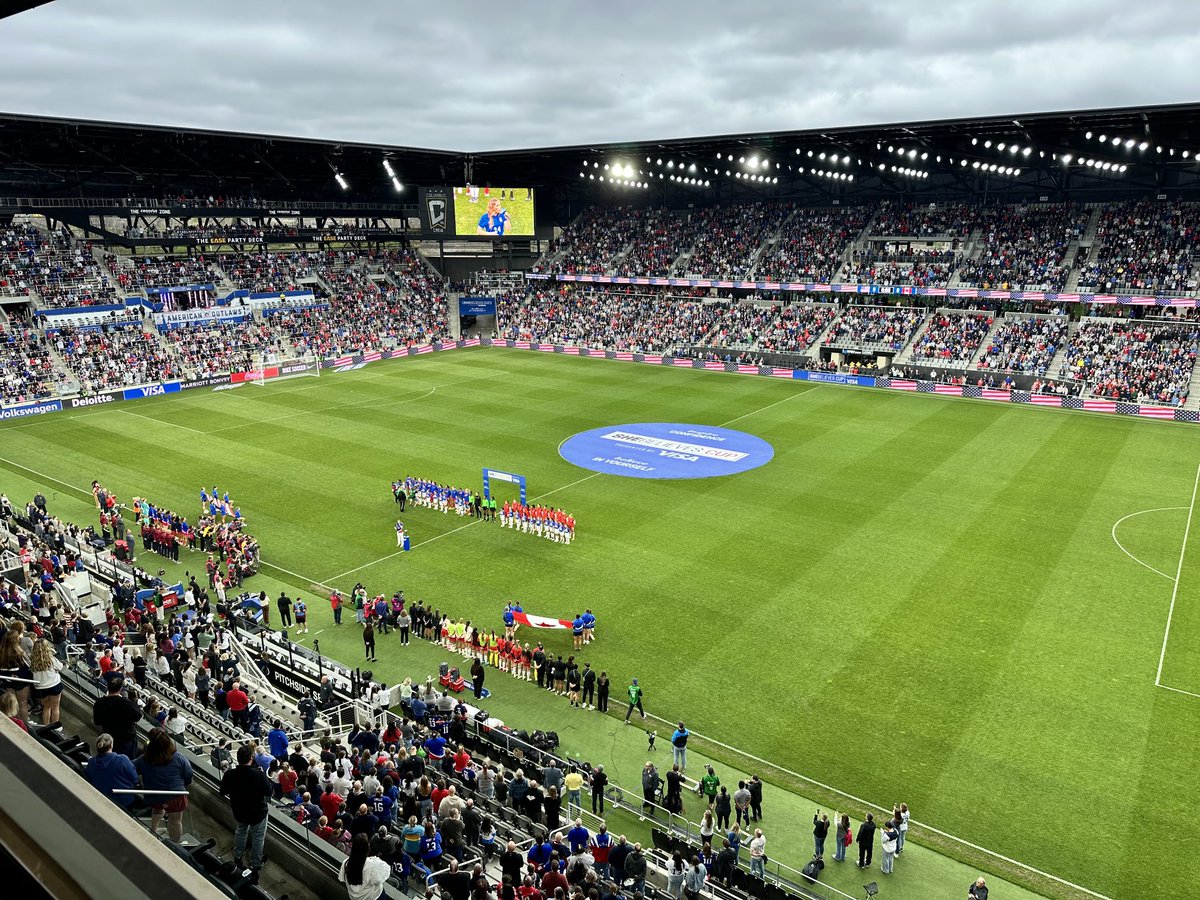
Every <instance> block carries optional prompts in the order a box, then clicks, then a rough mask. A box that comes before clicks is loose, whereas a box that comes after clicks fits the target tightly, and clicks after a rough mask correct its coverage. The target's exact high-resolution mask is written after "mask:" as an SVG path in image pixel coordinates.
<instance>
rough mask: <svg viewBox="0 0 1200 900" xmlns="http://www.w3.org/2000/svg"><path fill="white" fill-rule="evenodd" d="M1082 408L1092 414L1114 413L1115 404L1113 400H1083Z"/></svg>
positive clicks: (1115, 409)
mask: <svg viewBox="0 0 1200 900" xmlns="http://www.w3.org/2000/svg"><path fill="white" fill-rule="evenodd" d="M1083 408H1084V409H1087V410H1091V411H1092V412H1108V413H1110V412H1116V411H1117V403H1116V401H1115V400H1084V401H1083Z"/></svg>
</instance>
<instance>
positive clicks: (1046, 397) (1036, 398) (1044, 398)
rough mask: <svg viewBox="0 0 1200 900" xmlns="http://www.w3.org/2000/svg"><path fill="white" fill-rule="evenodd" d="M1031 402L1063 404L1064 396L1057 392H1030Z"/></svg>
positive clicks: (1048, 404)
mask: <svg viewBox="0 0 1200 900" xmlns="http://www.w3.org/2000/svg"><path fill="white" fill-rule="evenodd" d="M1014 393H1015V392H1014ZM1029 402H1030V403H1032V404H1034V405H1035V406H1062V405H1063V398H1062V397H1060V396H1058V395H1057V394H1030V395H1029ZM1080 408H1081V409H1082V407H1080Z"/></svg>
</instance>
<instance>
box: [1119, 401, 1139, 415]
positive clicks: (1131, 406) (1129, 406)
mask: <svg viewBox="0 0 1200 900" xmlns="http://www.w3.org/2000/svg"><path fill="white" fill-rule="evenodd" d="M1140 409H1141V407H1140V404H1137V403H1130V402H1129V401H1128V400H1118V401H1117V413H1118V414H1120V415H1122V416H1136V415H1137V414H1138V413H1139V412H1140Z"/></svg>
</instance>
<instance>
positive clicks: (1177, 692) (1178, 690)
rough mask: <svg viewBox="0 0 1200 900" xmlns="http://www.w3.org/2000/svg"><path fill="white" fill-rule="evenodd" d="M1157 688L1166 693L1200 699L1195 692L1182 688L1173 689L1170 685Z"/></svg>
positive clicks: (1161, 685) (1158, 685)
mask: <svg viewBox="0 0 1200 900" xmlns="http://www.w3.org/2000/svg"><path fill="white" fill-rule="evenodd" d="M1155 687H1160V688H1162V689H1163V690H1164V691H1171V692H1173V693H1176V694H1185V695H1186V696H1188V697H1200V694H1197V693H1196V692H1195V691H1185V690H1183V689H1182V688H1175V687H1171V686H1170V685H1169V684H1156V685H1155Z"/></svg>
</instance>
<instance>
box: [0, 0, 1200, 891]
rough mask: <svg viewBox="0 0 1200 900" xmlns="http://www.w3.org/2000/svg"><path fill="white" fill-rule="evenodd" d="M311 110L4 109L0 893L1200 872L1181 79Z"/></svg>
mask: <svg viewBox="0 0 1200 900" xmlns="http://www.w3.org/2000/svg"><path fill="white" fill-rule="evenodd" d="M39 5H40V4H28V3H26V4H17V6H18V7H30V6H34V7H37V6H39ZM40 6H42V8H40V9H32V10H23V11H21V12H20V14H19V15H17V16H14V17H12V18H6V19H0V34H4V31H5V29H7V28H8V27H9V26H10V25H14V26H15V23H18V22H33V23H35V24H36V22H37V19H36V17H38V16H43V15H46V16H49V15H51V14H52V13H53V14H55V15H57V14H58V13H54V10H55V9H56V8H58V7H59V6H60V4H55V3H51V4H48V5H40ZM76 6H77V7H78V4H77V5H76ZM197 15H199V14H198V13H197ZM297 27H302V26H297ZM279 40H285V38H283V37H280V38H279ZM496 40H497V41H499V38H498V37H497V38H496ZM161 49H163V48H161V47H160V48H159V50H161ZM507 64H508V65H513V66H516V67H517V68H520V66H521V64H522V63H521V61H520V60H512V59H510V60H509V61H508V63H507ZM877 77H880V78H882V77H884V76H883V75H882V74H879V75H878V76H877ZM398 90H401V91H402V92H403V91H417V92H419V90H420V88H419V86H418V85H417V83H416V82H414V83H413V84H412V85H407V86H404V87H402V88H399V89H398ZM36 102H40V101H36ZM1019 105H1020V104H1017V106H1019ZM296 115H297V116H298V117H299V116H301V115H303V113H301V112H300V110H299V107H297V110H296ZM180 121H187V118H186V116H183V115H181V118H180ZM789 124H791V125H794V124H795V123H794V122H791V121H781V122H780V125H789ZM306 130H307V129H305V128H300V127H297V128H296V129H294V131H293V132H292V133H291V134H290V135H289V134H288V133H285V132H281V131H278V130H276V129H273V128H269V127H266V126H264V128H263V129H261V130H260V129H256V128H252V127H245V128H243V127H233V128H225V129H220V128H200V127H192V126H185V125H166V124H155V125H152V124H142V123H138V122H131V121H116V120H110V119H107V118H105V117H103V116H99V115H97V116H86V117H83V116H75V117H64V116H57V115H38V114H31V113H29V112H23V113H16V112H13V113H0V335H2V337H3V340H2V341H0V443H2V445H3V449H0V544H2V549H0V705H2V706H3V712H4V713H5V715H4V716H0V868H2V869H3V871H4V873H5V876H6V881H7V884H6V887H5V888H4V889H3V890H0V896H4V897H12V898H22V900H24V898H35V900H36V898H53V900H65V898H110V897H111V898H117V897H120V898H123V900H131V898H143V897H144V898H163V897H197V898H207V897H214V898H217V897H237V898H243V900H285V898H288V900H309V898H342V897H347V896H348V897H350V898H352V900H354V898H359V900H375V898H388V900H396V898H401V897H429V898H433V897H442V898H446V900H517V898H520V900H683V898H684V897H686V898H687V900H698V898H700V897H706V898H711V900H846V898H863V897H865V898H867V900H870V898H871V897H874V896H878V897H880V898H883V900H892V898H895V900H925V898H937V897H962V896H964V895H966V896H968V898H974V900H987V898H988V897H989V894H990V895H991V897H992V898H993V900H997V898H998V900H1033V898H1055V900H1058V898H1062V900H1084V898H1092V900H1114V898H1140V897H1146V898H1149V897H1158V896H1174V895H1176V894H1177V893H1178V892H1179V891H1180V890H1184V891H1186V890H1187V889H1188V887H1190V884H1191V882H1192V881H1194V877H1190V876H1189V875H1188V872H1189V871H1190V872H1192V875H1193V876H1194V874H1195V869H1194V868H1193V864H1192V863H1189V862H1187V860H1188V859H1190V858H1191V855H1190V853H1189V852H1188V851H1187V849H1186V846H1185V836H1186V835H1187V834H1188V833H1190V829H1191V827H1192V821H1193V820H1192V817H1193V816H1194V814H1195V812H1194V810H1195V800H1196V796H1197V794H1196V790H1195V777H1196V776H1195V772H1196V761H1197V750H1196V748H1197V747H1198V746H1200V724H1198V723H1200V568H1198V567H1200V550H1197V548H1195V547H1193V546H1190V545H1191V544H1194V543H1195V540H1196V539H1194V538H1191V527H1192V524H1193V520H1194V513H1195V509H1196V500H1197V492H1198V490H1200V453H1198V452H1197V449H1198V448H1200V371H1198V370H1197V368H1196V356H1197V349H1198V347H1200V269H1198V268H1197V265H1198V264H1200V104H1170V105H1142V106H1121V107H1113V106H1111V105H1109V106H1104V105H1096V106H1094V107H1092V108H1087V109H1082V108H1081V109H1077V110H1073V111H1062V112H1038V113H1029V114H1020V115H1002V116H1000V115H980V116H976V117H971V118H963V117H958V118H928V119H927V120H924V121H921V120H917V119H911V120H908V121H901V122H898V123H895V124H874V125H853V126H845V125H843V126H837V127H832V126H826V125H824V124H822V123H820V122H803V123H801V127H793V128H790V129H781V130H759V131H753V132H749V131H748V132H739V133H723V132H724V131H728V129H723V128H722V121H721V120H720V119H719V118H714V120H713V121H711V122H710V123H708V124H707V126H706V128H705V129H696V131H700V130H707V131H711V132H712V134H709V135H703V136H695V137H686V138H676V139H664V138H661V137H656V136H653V135H650V136H648V138H647V139H642V140H627V139H625V138H624V137H621V138H616V137H614V138H613V139H612V140H610V141H595V142H586V143H585V142H582V141H580V140H576V139H574V138H573V136H572V134H571V132H570V131H569V130H564V131H562V132H561V139H560V140H556V141H544V142H541V143H536V144H535V143H532V142H530V143H529V144H528V145H527V146H523V147H517V148H516V149H499V150H493V149H485V150H482V151H469V152H468V151H464V150H460V149H437V147H440V146H446V147H449V146H453V143H454V142H453V141H451V140H447V141H446V142H445V143H444V144H437V143H435V144H434V149H425V148H423V147H419V146H409V145H407V144H406V143H404V142H403V138H402V136H403V135H404V133H405V132H404V129H402V128H397V129H396V132H395V133H396V134H397V135H398V136H400V137H399V138H398V139H397V141H396V142H394V143H389V142H387V141H381V142H372V141H367V140H354V141H347V140H336V139H334V138H335V137H336V136H325V135H322V136H308V135H307V134H305V133H304V132H306ZM481 145H482V144H481ZM1193 254H1195V255H1193ZM743 852H744V854H745V855H743ZM900 856H905V857H906V858H905V859H903V860H901V859H900V858H899V857H900Z"/></svg>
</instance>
